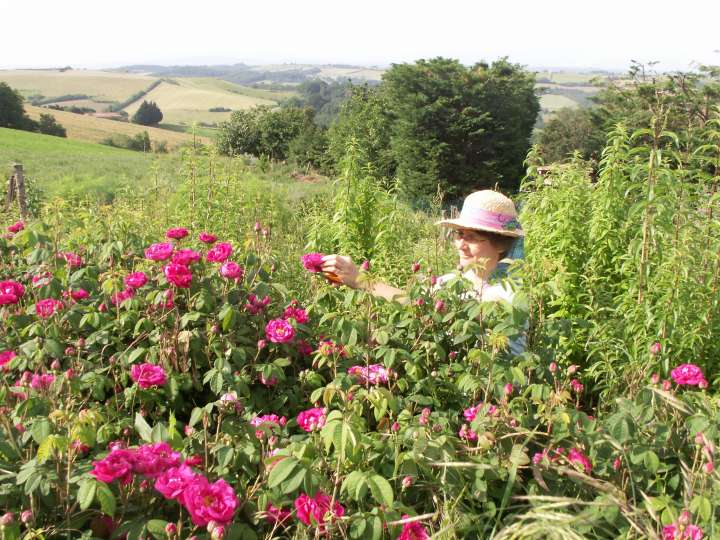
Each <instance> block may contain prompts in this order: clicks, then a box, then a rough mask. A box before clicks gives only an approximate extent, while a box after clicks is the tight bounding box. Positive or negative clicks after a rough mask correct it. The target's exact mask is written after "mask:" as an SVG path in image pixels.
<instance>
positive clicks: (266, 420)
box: [250, 414, 287, 428]
mask: <svg viewBox="0 0 720 540" xmlns="http://www.w3.org/2000/svg"><path fill="white" fill-rule="evenodd" d="M286 423H287V419H286V418H285V417H284V416H278V415H277V414H264V415H262V416H255V417H254V418H253V419H252V420H250V425H251V426H253V427H260V426H262V425H264V424H269V427H271V428H272V427H273V426H280V427H282V426H284V425H285V424H286Z"/></svg>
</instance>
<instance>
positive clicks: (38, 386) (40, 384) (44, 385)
mask: <svg viewBox="0 0 720 540" xmlns="http://www.w3.org/2000/svg"><path fill="white" fill-rule="evenodd" d="M54 380H55V375H53V374H51V373H43V374H37V373H35V374H34V375H33V376H32V379H30V388H33V389H35V390H47V389H48V388H50V385H52V383H53V381H54Z"/></svg>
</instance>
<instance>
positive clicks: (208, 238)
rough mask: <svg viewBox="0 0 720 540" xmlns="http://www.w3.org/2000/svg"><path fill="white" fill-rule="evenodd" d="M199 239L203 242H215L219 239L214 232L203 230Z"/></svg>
mask: <svg viewBox="0 0 720 540" xmlns="http://www.w3.org/2000/svg"><path fill="white" fill-rule="evenodd" d="M198 239H199V240H200V241H201V242H202V243H203V244H214V243H215V241H216V240H217V236H216V235H214V234H212V233H209V232H205V231H203V232H201V233H200V234H199V235H198Z"/></svg>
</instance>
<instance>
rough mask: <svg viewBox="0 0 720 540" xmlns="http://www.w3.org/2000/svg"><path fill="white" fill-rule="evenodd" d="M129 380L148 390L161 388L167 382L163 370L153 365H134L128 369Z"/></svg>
mask: <svg viewBox="0 0 720 540" xmlns="http://www.w3.org/2000/svg"><path fill="white" fill-rule="evenodd" d="M130 378H131V379H132V380H133V381H135V382H136V383H137V384H138V386H139V387H140V388H145V389H147V388H150V387H152V386H163V385H164V384H165V383H166V382H167V375H166V373H165V370H164V369H163V368H162V367H161V366H158V365H155V364H149V363H145V364H135V365H134V366H133V367H132V368H131V369H130Z"/></svg>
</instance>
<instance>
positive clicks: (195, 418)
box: [188, 407, 204, 427]
mask: <svg viewBox="0 0 720 540" xmlns="http://www.w3.org/2000/svg"><path fill="white" fill-rule="evenodd" d="M203 412H204V410H203V409H201V408H200V407H195V408H194V409H193V410H192V413H190V422H188V426H190V427H194V426H195V424H197V423H198V422H199V421H200V420H201V419H202V417H203Z"/></svg>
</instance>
